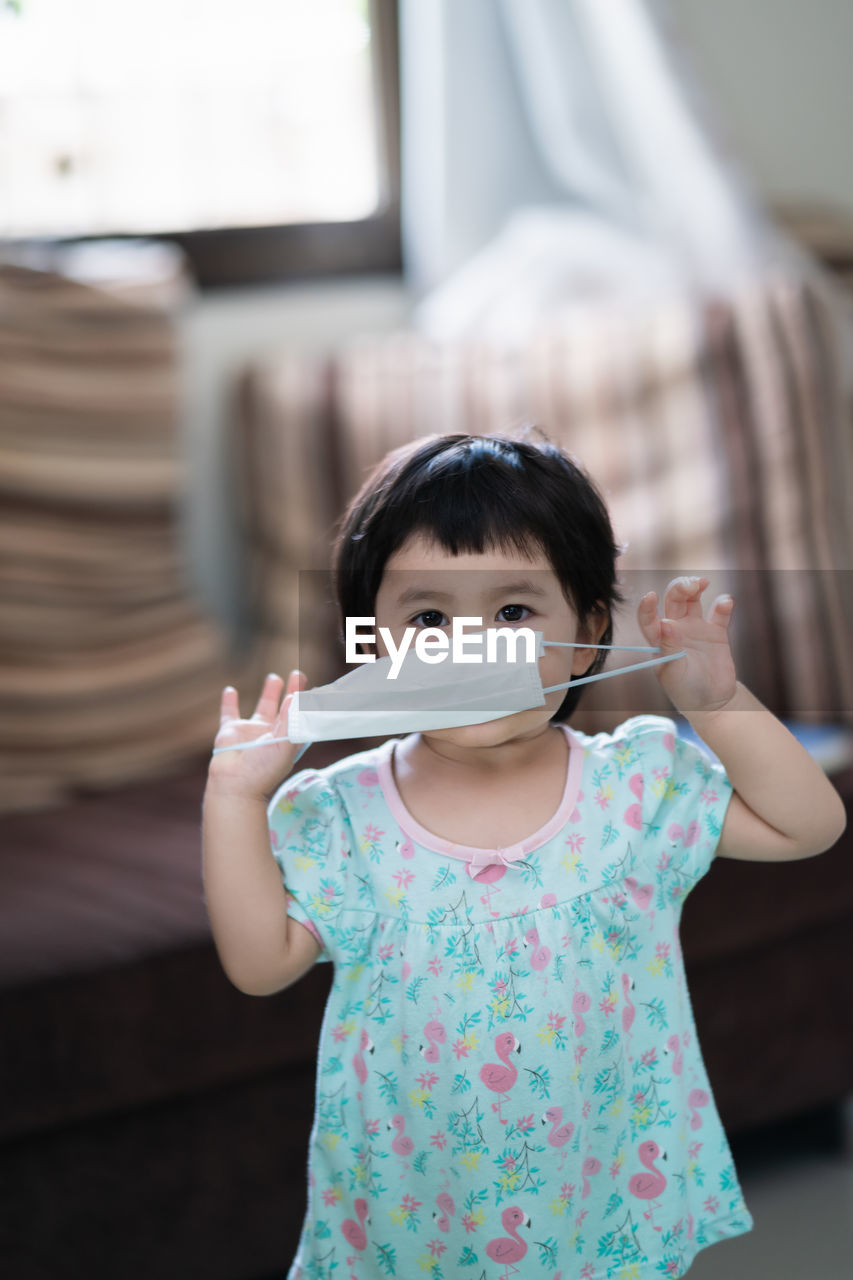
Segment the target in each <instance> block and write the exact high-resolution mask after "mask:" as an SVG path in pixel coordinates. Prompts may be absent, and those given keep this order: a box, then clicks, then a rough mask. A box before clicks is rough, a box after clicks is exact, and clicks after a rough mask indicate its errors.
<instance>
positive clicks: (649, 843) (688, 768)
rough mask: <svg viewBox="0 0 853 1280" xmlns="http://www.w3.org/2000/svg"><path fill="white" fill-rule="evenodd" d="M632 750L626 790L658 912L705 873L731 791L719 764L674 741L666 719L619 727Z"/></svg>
mask: <svg viewBox="0 0 853 1280" xmlns="http://www.w3.org/2000/svg"><path fill="white" fill-rule="evenodd" d="M620 732H621V733H622V734H623V735H624V737H625V739H626V740H627V741H630V742H631V744H632V745H633V747H634V748H635V754H634V758H635V759H636V761H637V767H636V771H635V772H634V773H633V774H632V776H631V778H630V779H629V786H630V789H631V791H632V792H633V794H634V796H636V797H637V803H636V805H635V811H636V808H637V807H639V810H640V813H641V815H642V817H641V827H642V832H643V856H644V861H645V862H646V863H647V865H650V866H651V867H652V868H653V870H654V874H655V881H656V885H657V898H658V906H659V907H661V908H662V907H663V906H664V904H665V902H668V903H670V904H675V905H678V904H680V903H681V902H682V901H683V900H684V898H686V897H687V894H688V893H689V892H690V890H691V889H692V888H693V886H694V885H695V884H696V883H697V881H699V880H701V878H702V876H704V875H705V874H706V872H707V871H708V870H709V868H710V866H711V864H712V862H713V860H714V852H715V850H716V848H717V845H718V844H719V840H720V834H721V832H722V829H723V820H724V818H725V816H726V810H727V808H728V805H729V801H730V800H731V798H732V795H733V794H734V789H733V787H732V784H731V782H730V781H729V778H728V775H727V774H726V771H725V769H724V768H723V766H722V765H721V764H720V762H719V761H718V760H716V759H714V758H713V757H712V756H711V755H710V754H709V753H706V752H705V751H703V750H702V749H701V748H700V747H699V746H696V745H695V744H694V743H692V742H689V741H688V740H687V739H686V738H683V737H679V735H678V732H677V726H676V724H675V722H674V721H673V720H671V719H669V718H668V717H666V716H635V717H634V718H633V719H632V720H629V721H626V723H625V724H624V725H622V726H621V727H620Z"/></svg>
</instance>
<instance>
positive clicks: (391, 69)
mask: <svg viewBox="0 0 853 1280" xmlns="http://www.w3.org/2000/svg"><path fill="white" fill-rule="evenodd" d="M368 4H369V14H370V27H371V53H372V59H371V60H372V76H373V88H374V95H375V101H376V105H377V112H376V116H377V119H376V127H377V132H378V136H377V156H378V161H379V165H378V168H379V182H380V193H379V206H378V208H377V210H376V211H375V212H374V213H373V214H371V215H370V216H368V217H367V218H362V219H359V220H357V221H350V222H310V223H283V224H281V225H279V226H260V227H217V228H215V229H204V230H198V231H151V232H147V231H146V232H133V233H131V232H128V233H126V234H125V233H123V232H118V231H117V232H115V233H99V234H97V235H78V236H68V237H54V236H47V237H41V236H39V237H28V238H26V239H15V240H11V241H5V243H7V244H12V245H16V244H17V245H20V244H45V243H48V244H57V245H62V244H79V243H82V242H91V241H98V240H139V239H143V240H152V241H158V242H168V243H171V244H175V245H177V246H179V248H180V249H181V250H182V251H183V252H184V253H185V255H186V258H187V261H188V265H189V268H190V271H191V273H192V275H193V277H194V280H195V282H196V284H197V286H198V288H199V289H200V290H202V291H205V290H211V289H223V288H225V289H227V288H239V287H242V286H246V285H255V284H273V283H276V282H281V281H290V280H293V281H301V280H309V279H318V278H319V279H322V278H324V277H329V276H339V275H355V274H359V275H362V274H380V273H383V274H384V273H392V272H393V273H400V272H401V271H402V236H401V228H400V69H399V15H398V0H368Z"/></svg>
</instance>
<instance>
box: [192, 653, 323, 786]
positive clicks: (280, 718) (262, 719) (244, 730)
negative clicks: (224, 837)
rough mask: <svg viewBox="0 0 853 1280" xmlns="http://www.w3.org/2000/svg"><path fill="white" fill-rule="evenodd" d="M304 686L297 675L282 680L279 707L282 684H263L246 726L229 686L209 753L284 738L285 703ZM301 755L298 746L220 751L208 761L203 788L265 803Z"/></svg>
mask: <svg viewBox="0 0 853 1280" xmlns="http://www.w3.org/2000/svg"><path fill="white" fill-rule="evenodd" d="M307 684H308V680H307V678H306V677H305V675H304V674H303V673H302V672H301V671H291V673H290V675H289V676H288V677H287V688H286V690H285V696H284V701H283V702H282V703H281V705H279V702H280V699H281V694H282V687H283V685H284V681H283V680H282V678H281V676H279V675H276V674H275V673H272V674H270V675H268V676H267V678H266V680H265V681H264V687H263V689H262V690H261V696H260V698H259V699H258V704H257V706H256V707H255V711H254V715H253V716H252V718H251V719H250V720H241V719H240V701H239V697H238V694H237V690H236V689H234V688H232V686H231V685H229V686H228V687H227V688H226V689H224V690H223V692H222V701H221V703H220V720H219V732H218V733H217V735H216V738H215V739H214V743H213V745H214V747H231V746H236V745H237V744H238V743H241V742H263V740H264V739H265V738H270V739H272V738H286V737H287V719H288V713H289V710H290V702H291V698H292V697H293V694H294V693H295V692H296V690H297V689H299V690H301V689H305V688H306V687H307ZM301 750H302V746H301V744H300V743H298V742H272V741H271V742H270V744H269V746H258V747H253V748H252V749H251V750H249V751H221V752H219V753H218V754H217V755H215V756H212V757H211V761H210V766H209V768H208V774H207V776H208V782H209V783H211V782H212V783H214V785H215V786H216V788H217V790H220V791H226V792H228V793H232V794H234V795H238V796H240V797H241V798H245V797H249V798H252V797H254V798H258V799H265V800H267V799H269V797H270V796H271V795H272V794H273V792H274V791H275V789H276V788H277V787H278V786H279V784H280V783H281V782H282V781H283V780H284V779H285V778H286V777H287V775H288V774H289V773H290V771H291V769H292V768H293V763H294V761H295V759H296V757H297V756H298V754H299V752H300V751H301Z"/></svg>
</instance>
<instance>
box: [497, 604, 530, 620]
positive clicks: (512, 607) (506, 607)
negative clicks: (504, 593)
mask: <svg viewBox="0 0 853 1280" xmlns="http://www.w3.org/2000/svg"><path fill="white" fill-rule="evenodd" d="M515 609H520V610H522V612H524V613H530V612H531V610H530V609H528V607H527V605H526V604H505V605H504V606H503V608H502V609H499V610H498V614H501V613H505V612H506V611H507V610H509V611H510V612H512V611H513V610H515ZM504 622H521V618H504Z"/></svg>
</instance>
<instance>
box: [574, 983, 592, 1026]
mask: <svg viewBox="0 0 853 1280" xmlns="http://www.w3.org/2000/svg"><path fill="white" fill-rule="evenodd" d="M591 1005H592V1000H591V999H590V997H589V996H588V995H587V994H586V992H585V991H579V990H578V981H577V978H575V994H574V995H573V997H572V1013H573V1014H574V1015H575V1035H576V1036H582V1035H583V1034H584V1033H585V1031H586V1022H585V1021H584V1017H583V1015H584V1014H585V1013H588V1012H589V1009H590V1006H591Z"/></svg>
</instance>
